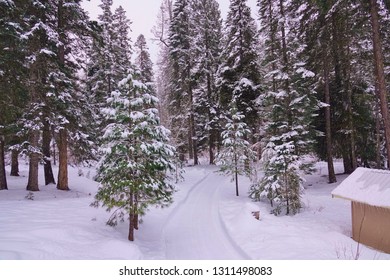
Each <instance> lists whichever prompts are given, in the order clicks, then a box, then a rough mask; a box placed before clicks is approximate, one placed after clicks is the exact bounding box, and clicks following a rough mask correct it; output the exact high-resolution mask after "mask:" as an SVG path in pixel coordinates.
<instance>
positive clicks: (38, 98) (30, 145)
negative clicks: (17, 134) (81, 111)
mask: <svg viewBox="0 0 390 280" xmlns="http://www.w3.org/2000/svg"><path fill="white" fill-rule="evenodd" d="M56 12H57V7H56V5H55V3H54V2H53V1H45V2H43V1H32V0H31V1H28V2H27V3H26V6H25V10H24V17H23V25H22V26H23V34H22V38H23V40H24V44H25V52H26V67H27V69H28V81H27V84H28V86H27V90H28V93H29V103H28V105H27V108H25V110H24V115H23V117H22V118H21V120H20V123H22V124H23V132H24V133H25V134H26V135H28V141H26V142H25V143H24V144H25V145H23V146H24V147H25V149H24V150H25V152H26V153H27V154H28V155H29V158H30V164H29V176H28V183H27V190H29V191H39V187H38V165H39V160H40V158H42V151H41V147H40V138H41V131H42V128H43V127H44V124H43V123H44V121H46V120H48V119H50V120H54V118H53V115H50V116H48V112H51V113H54V112H55V110H53V108H52V107H51V106H50V104H51V100H52V99H53V98H52V97H53V96H54V94H53V92H52V90H53V89H52V85H51V79H50V76H51V73H52V72H54V71H56V70H57V61H56V49H55V47H56V46H57V45H58V44H57V43H58V33H57V31H56V28H55V25H54V22H53V21H50V20H49V19H54V21H55V20H56V19H57V18H58V17H57V14H56Z"/></svg>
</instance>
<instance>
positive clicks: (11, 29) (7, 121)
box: [0, 1, 27, 190]
mask: <svg viewBox="0 0 390 280" xmlns="http://www.w3.org/2000/svg"><path fill="white" fill-rule="evenodd" d="M25 6H26V3H25V2H24V1H1V2H0V14H1V15H2V16H1V18H0V50H1V51H0V108H1V114H0V190H2V189H7V180H6V172H5V152H6V148H7V146H9V145H13V144H15V143H13V141H14V139H15V138H16V137H15V134H16V132H17V131H18V130H19V127H18V126H17V125H16V122H17V119H18V118H19V117H20V115H21V112H22V109H23V108H24V106H25V103H26V101H25V100H26V99H27V98H26V94H25V83H24V80H25V79H26V67H25V65H24V64H25V55H24V52H23V49H22V44H23V40H22V37H21V35H22V33H23V21H22V19H21V16H20V15H21V14H22V13H23V10H24V9H25ZM13 171H14V169H13ZM12 174H15V173H12V172H11V175H12Z"/></svg>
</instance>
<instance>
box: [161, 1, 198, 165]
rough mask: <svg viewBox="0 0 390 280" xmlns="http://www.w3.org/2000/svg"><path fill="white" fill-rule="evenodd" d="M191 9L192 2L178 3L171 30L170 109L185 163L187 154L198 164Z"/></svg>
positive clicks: (175, 6) (174, 137) (175, 133)
mask: <svg viewBox="0 0 390 280" xmlns="http://www.w3.org/2000/svg"><path fill="white" fill-rule="evenodd" d="M191 14H192V11H191V6H190V1H189V0H178V1H176V2H175V3H174V6H173V17H172V21H171V25H170V29H169V40H168V45H169V56H170V63H171V71H172V73H171V76H170V85H169V87H170V96H169V101H168V102H169V110H170V112H172V114H171V117H170V119H171V123H170V128H171V130H172V131H173V139H174V141H175V142H176V146H177V149H178V152H179V154H180V158H181V160H184V157H185V153H187V152H188V154H189V158H190V159H193V160H194V164H195V165H197V164H198V139H197V137H196V130H195V108H194V92H193V83H192V70H193V57H192V53H191V43H192V36H193V33H192V31H193V29H192V27H191V20H190V19H191Z"/></svg>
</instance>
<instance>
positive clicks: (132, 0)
mask: <svg viewBox="0 0 390 280" xmlns="http://www.w3.org/2000/svg"><path fill="white" fill-rule="evenodd" d="M113 2H114V5H113V10H115V8H117V7H118V6H122V7H123V8H124V9H125V10H126V13H127V17H128V18H129V19H130V20H131V21H132V25H131V30H132V33H131V37H132V40H133V42H135V40H136V38H137V37H138V35H139V34H141V33H142V34H144V36H145V37H146V38H147V40H148V44H149V48H150V52H151V56H152V59H153V60H154V61H156V57H157V53H158V50H157V46H155V45H154V44H153V42H152V41H151V38H152V33H151V30H152V28H153V26H154V25H155V24H156V20H157V14H158V11H159V8H160V4H161V2H162V1H161V0H113ZM217 2H218V3H219V5H220V9H221V12H222V17H223V18H225V17H226V14H227V11H228V9H229V3H230V0H217ZM100 3H101V0H90V1H88V0H84V2H83V7H84V8H85V10H87V11H88V13H89V15H90V17H91V18H93V19H96V18H97V15H99V14H100V13H101V9H100V8H99V4H100ZM247 3H248V5H249V6H250V7H251V9H252V14H253V17H254V18H257V14H256V13H257V9H256V0H247Z"/></svg>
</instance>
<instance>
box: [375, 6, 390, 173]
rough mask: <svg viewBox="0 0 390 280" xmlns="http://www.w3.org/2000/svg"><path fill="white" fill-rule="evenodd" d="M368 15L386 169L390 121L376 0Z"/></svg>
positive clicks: (389, 157) (389, 143)
mask: <svg viewBox="0 0 390 280" xmlns="http://www.w3.org/2000/svg"><path fill="white" fill-rule="evenodd" d="M370 14H371V27H372V34H373V36H372V40H373V51H374V69H375V76H376V87H377V89H378V95H379V101H380V109H381V114H382V120H383V126H384V130H385V146H386V152H387V168H388V169H389V168H390V164H389V162H390V119H389V108H388V101H387V90H386V80H385V71H384V65H383V52H382V39H381V35H380V26H379V24H380V23H379V15H378V4H377V1H376V0H370Z"/></svg>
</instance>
